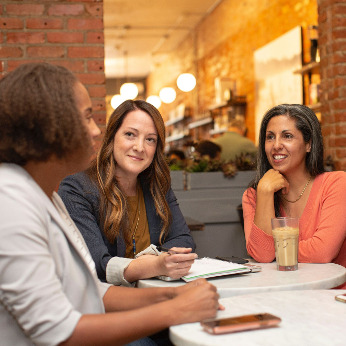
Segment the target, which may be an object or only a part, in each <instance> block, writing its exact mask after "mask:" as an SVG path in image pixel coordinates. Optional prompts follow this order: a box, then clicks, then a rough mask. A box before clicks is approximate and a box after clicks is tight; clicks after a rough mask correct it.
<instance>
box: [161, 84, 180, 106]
mask: <svg viewBox="0 0 346 346" xmlns="http://www.w3.org/2000/svg"><path fill="white" fill-rule="evenodd" d="M176 96H177V93H176V92H175V90H174V89H173V88H169V87H166V88H162V89H161V90H160V99H161V100H162V102H164V103H172V102H173V101H174V100H175V98H176Z"/></svg>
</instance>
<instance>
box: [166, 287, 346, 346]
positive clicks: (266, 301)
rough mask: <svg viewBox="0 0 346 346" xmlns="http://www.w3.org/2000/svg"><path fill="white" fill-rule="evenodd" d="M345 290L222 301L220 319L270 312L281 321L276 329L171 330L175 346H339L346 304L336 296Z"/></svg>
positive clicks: (196, 326) (195, 326) (191, 326)
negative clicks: (224, 332)
mask: <svg viewBox="0 0 346 346" xmlns="http://www.w3.org/2000/svg"><path fill="white" fill-rule="evenodd" d="M342 293H346V290H306V291H304V290H303V291H281V292H265V293H256V294H249V295H243V296H237V297H230V298H224V299H221V300H220V302H221V304H223V305H224V306H225V310H224V311H219V312H218V317H219V318H225V317H234V316H240V315H248V314H255V313H256V314H257V313H263V312H267V313H271V314H273V315H276V316H278V317H280V318H281V323H280V324H279V325H278V326H277V327H272V328H267V329H260V330H251V331H243V332H238V333H229V334H222V335H211V334H208V333H207V332H205V331H204V330H203V329H202V327H201V325H200V323H187V324H182V325H179V326H174V327H171V328H170V339H171V340H172V342H173V343H174V345H176V346H180V345H184V346H192V345H196V346H197V345H198V346H204V345H205V346H207V345H210V346H217V345H222V346H224V345H237V346H242V345H244V346H254V345H256V346H271V345H273V346H277V345H280V346H286V345H287V346H291V345H299V346H305V345H306V346H310V345H314V346H320V345H328V346H341V345H345V344H346V334H345V330H346V329H345V327H346V304H345V303H342V302H338V301H336V300H335V295H337V294H342Z"/></svg>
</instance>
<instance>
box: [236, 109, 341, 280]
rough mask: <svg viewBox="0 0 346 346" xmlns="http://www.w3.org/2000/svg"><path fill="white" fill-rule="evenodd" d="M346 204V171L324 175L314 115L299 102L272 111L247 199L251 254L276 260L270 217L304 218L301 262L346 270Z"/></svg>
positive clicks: (263, 130) (264, 122)
mask: <svg viewBox="0 0 346 346" xmlns="http://www.w3.org/2000/svg"><path fill="white" fill-rule="evenodd" d="M345 206H346V173H345V172H342V171H339V172H325V170H324V166H323V139H322V133H321V127H320V124H319V121H318V119H317V117H316V115H315V113H314V112H313V111H312V110H311V109H310V108H308V107H306V106H303V105H298V104H291V105H290V104H283V105H279V106H276V107H274V108H272V109H270V110H269V111H268V112H267V113H266V114H265V116H264V118H263V120H262V124H261V129H260V135H259V152H258V164H257V174H256V177H255V179H254V181H253V182H252V183H251V184H250V188H248V189H247V190H246V191H245V193H244V195H243V210H244V226H245V238H246V247H247V251H248V253H249V254H250V255H251V256H252V257H253V258H254V259H255V260H256V261H259V262H271V261H273V260H274V259H275V248H274V241H273V236H272V230H271V219H272V218H274V217H277V216H291V217H299V218H300V221H299V229H300V234H299V254H298V261H299V262H305V263H309V262H310V263H327V262H334V263H337V264H340V265H342V266H344V267H346V241H345V239H346V213H345ZM345 286H346V285H345Z"/></svg>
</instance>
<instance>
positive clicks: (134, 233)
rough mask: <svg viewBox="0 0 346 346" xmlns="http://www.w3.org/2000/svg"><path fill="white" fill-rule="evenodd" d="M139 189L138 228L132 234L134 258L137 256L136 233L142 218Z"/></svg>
mask: <svg viewBox="0 0 346 346" xmlns="http://www.w3.org/2000/svg"><path fill="white" fill-rule="evenodd" d="M139 192H140V191H139V188H137V194H138V201H137V210H138V216H137V221H136V226H135V229H134V231H133V233H132V246H133V257H134V256H135V255H136V239H135V236H136V232H137V228H138V224H139V218H140V216H141V206H140V200H139V197H140V196H139Z"/></svg>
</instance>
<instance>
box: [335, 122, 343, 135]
mask: <svg viewBox="0 0 346 346" xmlns="http://www.w3.org/2000/svg"><path fill="white" fill-rule="evenodd" d="M335 134H336V135H342V134H345V136H346V123H345V124H343V125H342V124H336V125H335Z"/></svg>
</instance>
